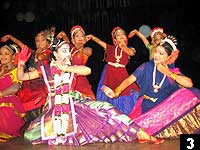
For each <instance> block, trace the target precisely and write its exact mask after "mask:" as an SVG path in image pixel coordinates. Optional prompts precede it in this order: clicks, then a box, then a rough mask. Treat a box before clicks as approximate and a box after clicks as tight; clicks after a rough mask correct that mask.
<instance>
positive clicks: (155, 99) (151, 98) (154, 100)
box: [144, 95, 158, 103]
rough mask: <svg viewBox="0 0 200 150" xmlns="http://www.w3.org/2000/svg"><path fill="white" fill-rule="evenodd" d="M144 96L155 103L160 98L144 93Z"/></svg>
mask: <svg viewBox="0 0 200 150" xmlns="http://www.w3.org/2000/svg"><path fill="white" fill-rule="evenodd" d="M144 98H145V99H147V100H150V101H152V102H154V103H155V102H156V101H157V99H158V98H153V97H149V96H148V95H144Z"/></svg>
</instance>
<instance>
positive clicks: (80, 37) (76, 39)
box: [72, 30, 86, 45]
mask: <svg viewBox="0 0 200 150" xmlns="http://www.w3.org/2000/svg"><path fill="white" fill-rule="evenodd" d="M85 41H86V37H85V33H83V32H82V30H77V31H76V32H75V33H74V34H73V36H72V43H73V44H74V45H77V44H79V45H81V44H82V45H84V44H85Z"/></svg>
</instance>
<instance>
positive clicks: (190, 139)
mask: <svg viewBox="0 0 200 150" xmlns="http://www.w3.org/2000/svg"><path fill="white" fill-rule="evenodd" d="M187 141H189V142H190V146H187V149H193V148H194V139H193V138H187Z"/></svg>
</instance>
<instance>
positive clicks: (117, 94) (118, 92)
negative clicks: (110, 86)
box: [115, 86, 122, 97]
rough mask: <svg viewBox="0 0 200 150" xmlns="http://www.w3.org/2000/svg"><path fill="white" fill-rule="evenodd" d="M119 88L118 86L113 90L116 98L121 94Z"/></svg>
mask: <svg viewBox="0 0 200 150" xmlns="http://www.w3.org/2000/svg"><path fill="white" fill-rule="evenodd" d="M121 92H122V91H121V88H120V87H119V86H118V87H117V88H116V89H115V95H116V96H117V97H118V96H119V95H120V94H121Z"/></svg>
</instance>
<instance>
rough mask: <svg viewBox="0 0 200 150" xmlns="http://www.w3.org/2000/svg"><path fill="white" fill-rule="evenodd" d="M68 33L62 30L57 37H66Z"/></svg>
mask: <svg viewBox="0 0 200 150" xmlns="http://www.w3.org/2000/svg"><path fill="white" fill-rule="evenodd" d="M66 36H67V35H66V33H65V32H64V31H61V32H59V33H58V35H57V36H56V38H57V39H62V38H63V37H66Z"/></svg>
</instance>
